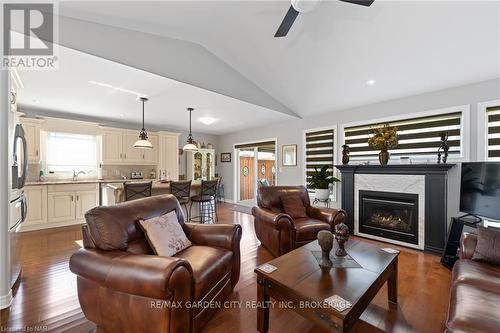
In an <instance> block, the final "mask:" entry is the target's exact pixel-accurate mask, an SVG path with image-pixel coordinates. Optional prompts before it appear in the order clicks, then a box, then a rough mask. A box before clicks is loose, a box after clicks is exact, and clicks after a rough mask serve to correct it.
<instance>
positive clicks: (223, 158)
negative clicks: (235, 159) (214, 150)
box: [220, 153, 231, 163]
mask: <svg viewBox="0 0 500 333" xmlns="http://www.w3.org/2000/svg"><path fill="white" fill-rule="evenodd" d="M220 161H221V162H222V163H228V162H231V153H220Z"/></svg>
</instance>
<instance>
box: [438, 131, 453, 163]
mask: <svg viewBox="0 0 500 333" xmlns="http://www.w3.org/2000/svg"><path fill="white" fill-rule="evenodd" d="M448 150H450V145H449V144H448V132H442V133H441V145H440V146H439V149H438V160H437V162H438V164H439V163H441V152H443V153H444V155H443V163H446V161H447V160H448Z"/></svg>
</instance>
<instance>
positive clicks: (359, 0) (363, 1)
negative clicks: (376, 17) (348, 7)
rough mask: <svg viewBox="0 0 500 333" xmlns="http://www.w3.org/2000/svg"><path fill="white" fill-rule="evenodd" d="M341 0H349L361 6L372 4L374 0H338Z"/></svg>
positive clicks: (347, 0)
mask: <svg viewBox="0 0 500 333" xmlns="http://www.w3.org/2000/svg"><path fill="white" fill-rule="evenodd" d="M340 1H342V2H349V3H353V4H355V5H361V6H366V7H370V6H371V5H372V3H374V2H375V0H340Z"/></svg>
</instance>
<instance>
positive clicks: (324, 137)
mask: <svg viewBox="0 0 500 333" xmlns="http://www.w3.org/2000/svg"><path fill="white" fill-rule="evenodd" d="M333 134H334V133H333V129H328V130H321V131H311V132H306V184H307V185H306V186H307V189H308V190H314V189H313V188H310V187H309V180H310V178H311V172H313V171H314V167H317V168H318V169H320V168H321V167H322V166H323V165H325V164H328V165H330V166H331V167H330V171H332V172H333V156H334V155H333V154H334V147H335V142H334V136H333Z"/></svg>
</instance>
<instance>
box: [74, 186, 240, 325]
mask: <svg viewBox="0 0 500 333" xmlns="http://www.w3.org/2000/svg"><path fill="white" fill-rule="evenodd" d="M172 210H175V212H176V213H177V217H178V219H179V223H180V224H181V225H182V228H183V229H184V232H185V233H186V235H187V237H188V238H189V239H190V241H191V242H192V243H193V245H192V246H191V247H189V248H187V249H185V250H183V251H181V252H179V253H177V254H176V255H175V256H173V257H160V256H157V255H155V254H154V253H153V251H152V249H151V247H150V246H149V244H148V242H147V240H146V238H145V235H144V233H143V232H142V230H141V228H140V227H139V226H138V225H137V221H138V220H139V219H140V218H144V219H148V218H151V217H156V216H160V215H163V214H165V213H167V212H169V211H172ZM85 218H86V220H87V225H85V226H84V227H83V240H84V248H83V249H81V250H79V251H78V252H76V253H75V254H73V256H72V257H71V259H70V269H71V271H72V272H73V273H75V274H76V275H77V287H78V298H79V301H80V305H81V307H82V310H83V312H84V314H85V316H86V317H87V319H88V320H90V321H93V322H94V323H95V324H96V325H97V332H109V333H111V332H120V333H123V332H131V333H132V332H133V333H137V332H169V333H181V332H182V333H185V332H198V331H200V329H201V327H202V326H203V325H204V324H205V323H206V322H207V321H208V320H209V319H210V318H211V317H212V316H213V314H214V313H215V312H216V311H217V309H216V308H214V307H206V306H203V305H206V304H207V303H208V302H217V301H221V300H224V299H225V298H226V297H227V296H228V295H229V294H230V293H231V292H232V290H233V288H234V286H235V285H236V283H237V282H238V279H239V275H240V240H241V226H240V225H223V224H217V225H199V224H187V223H184V214H183V213H182V210H181V207H180V205H179V202H178V201H177V199H176V198H175V197H174V196H173V195H163V196H154V197H150V198H145V199H138V200H135V201H130V202H125V203H121V204H118V205H115V206H108V207H97V208H94V209H92V210H90V211H89V212H87V214H85Z"/></svg>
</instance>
